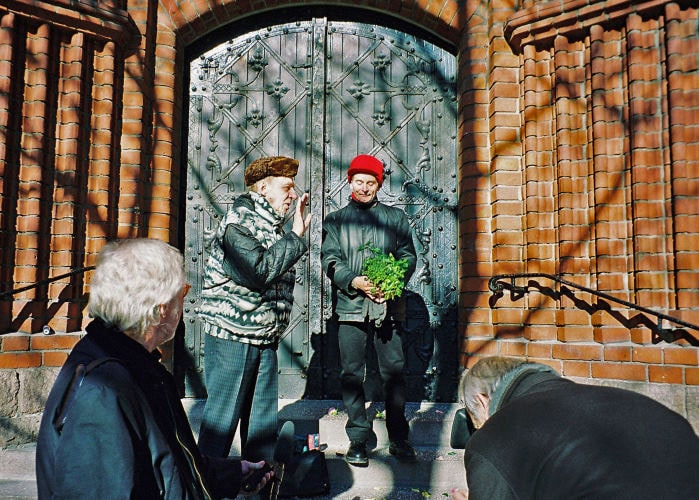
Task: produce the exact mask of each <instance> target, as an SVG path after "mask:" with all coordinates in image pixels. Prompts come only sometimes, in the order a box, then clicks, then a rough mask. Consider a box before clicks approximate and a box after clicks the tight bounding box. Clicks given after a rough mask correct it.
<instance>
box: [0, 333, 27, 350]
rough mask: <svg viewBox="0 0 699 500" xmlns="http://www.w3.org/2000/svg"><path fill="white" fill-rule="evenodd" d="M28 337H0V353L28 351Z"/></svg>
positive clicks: (18, 335)
mask: <svg viewBox="0 0 699 500" xmlns="http://www.w3.org/2000/svg"><path fill="white" fill-rule="evenodd" d="M28 350H29V336H28V335H25V334H8V335H2V336H0V351H3V352H7V351H28Z"/></svg>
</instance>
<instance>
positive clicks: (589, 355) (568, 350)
mask: <svg viewBox="0 0 699 500" xmlns="http://www.w3.org/2000/svg"><path fill="white" fill-rule="evenodd" d="M553 357H554V358H556V359H580V360H600V359H602V346H600V345H595V344H555V345H554V346H553Z"/></svg>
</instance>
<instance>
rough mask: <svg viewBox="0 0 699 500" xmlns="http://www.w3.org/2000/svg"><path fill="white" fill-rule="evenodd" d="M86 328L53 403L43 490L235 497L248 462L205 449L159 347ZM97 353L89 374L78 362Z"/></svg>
mask: <svg viewBox="0 0 699 500" xmlns="http://www.w3.org/2000/svg"><path fill="white" fill-rule="evenodd" d="M87 332H88V333H87V335H86V336H85V337H83V338H82V339H81V340H80V341H79V342H78V343H77V344H76V346H75V348H74V349H73V351H72V352H71V354H70V355H69V356H68V359H67V360H66V363H65V364H64V366H63V368H62V369H61V371H60V373H59V375H58V378H57V379H56V382H55V384H54V386H53V389H52V390H51V393H50V395H49V397H48V400H47V402H46V408H45V411H44V414H43V417H42V420H41V427H40V430H39V438H38V443H37V452H36V454H37V457H36V473H37V484H38V492H39V498H40V499H49V498H52V499H53V498H55V499H58V498H63V499H70V500H74V499H82V498H85V499H87V498H109V499H154V498H164V499H201V498H224V497H231V498H234V497H235V496H236V495H237V493H238V491H239V490H240V485H241V465H240V462H239V461H237V460H230V459H208V458H205V457H202V456H201V454H200V453H199V451H198V449H197V446H196V443H195V441H194V437H193V435H192V431H191V428H190V426H189V422H188V420H187V416H186V414H185V412H184V409H183V408H182V405H181V403H180V399H179V396H178V395H177V392H176V388H175V384H174V380H173V378H172V376H171V375H170V373H169V372H168V371H167V370H166V369H165V367H164V366H163V365H162V364H161V363H160V362H159V361H158V352H157V351H155V353H149V352H147V351H146V350H145V349H144V348H143V346H142V345H141V344H139V343H138V342H136V341H134V340H133V339H131V338H129V337H127V336H126V335H124V334H123V333H120V332H117V331H113V330H110V329H109V328H107V327H106V326H105V325H104V324H103V323H102V322H101V321H99V320H95V321H93V322H92V323H91V324H90V325H89V326H88V327H87ZM95 360H100V361H99V362H98V363H99V364H97V366H95V367H90V370H89V371H88V373H86V374H84V372H82V374H81V371H80V369H79V367H81V366H82V367H83V368H84V367H87V366H90V363H92V362H93V361H95ZM83 375H84V376H83ZM72 381H75V382H76V384H75V385H74V386H73V387H72V389H71V388H70V387H69V386H70V384H71V382H72Z"/></svg>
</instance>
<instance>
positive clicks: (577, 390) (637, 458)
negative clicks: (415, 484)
mask: <svg viewBox="0 0 699 500" xmlns="http://www.w3.org/2000/svg"><path fill="white" fill-rule="evenodd" d="M496 391H497V389H496ZM491 413H493V412H492V409H491ZM464 461H465V465H466V478H467V481H468V487H469V500H501V499H529V498H531V499H534V498H536V499H537V500H544V499H551V500H561V499H566V500H568V499H574V498H590V499H605V500H606V499H620V498H628V499H634V500H638V499H653V500H658V499H660V498H662V499H663V500H671V499H677V500H680V499H681V500H686V499H689V498H699V438H698V437H697V435H696V434H695V433H694V431H693V430H692V427H691V426H690V425H689V422H687V420H685V419H684V418H682V416H680V415H679V414H677V413H675V412H673V411H671V410H669V409H668V408H666V407H665V406H663V405H662V404H660V403H658V402H656V401H654V400H652V399H650V398H648V397H646V396H643V395H641V394H638V393H635V392H632V391H627V390H623V389H617V388H612V387H599V386H591V385H583V384H576V383H574V382H572V381H570V380H566V379H564V378H561V377H558V376H557V375H555V374H551V373H531V372H524V373H523V374H521V375H520V376H519V377H517V378H515V379H514V380H513V381H511V382H510V384H509V387H508V388H507V389H506V391H505V395H504V396H503V398H502V400H501V402H500V404H498V405H497V409H496V411H495V412H494V414H493V415H492V416H491V417H490V418H489V419H488V420H487V421H486V423H485V424H484V425H483V427H482V428H481V429H479V430H477V431H476V432H475V433H474V434H473V436H472V437H471V439H470V440H469V442H468V444H467V446H466V450H465V455H464Z"/></svg>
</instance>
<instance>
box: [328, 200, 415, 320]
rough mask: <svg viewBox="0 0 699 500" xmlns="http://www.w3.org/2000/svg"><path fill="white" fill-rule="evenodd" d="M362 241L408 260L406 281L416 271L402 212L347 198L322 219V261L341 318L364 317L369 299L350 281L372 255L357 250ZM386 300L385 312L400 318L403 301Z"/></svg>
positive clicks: (363, 318) (410, 240)
mask: <svg viewBox="0 0 699 500" xmlns="http://www.w3.org/2000/svg"><path fill="white" fill-rule="evenodd" d="M365 243H370V244H371V245H373V246H375V247H378V248H380V249H381V250H382V251H383V252H384V253H386V254H388V253H391V254H393V256H394V257H395V258H396V259H407V260H408V268H407V270H406V273H405V281H406V283H407V281H408V280H409V279H410V276H412V274H413V272H414V271H415V263H416V260H417V258H416V255H415V246H414V245H413V238H412V234H411V232H410V224H409V222H408V217H407V216H406V215H405V212H403V211H402V210H401V209H399V208H396V207H391V206H388V205H385V204H383V203H381V202H379V201H378V200H374V201H373V202H372V203H370V204H364V203H360V202H357V201H355V200H354V199H350V201H349V203H348V204H347V205H346V206H345V207H343V208H341V209H339V210H337V211H335V212H332V213H331V214H329V215H328V216H327V217H326V218H325V220H324V221H323V242H322V246H321V261H322V265H323V270H324V271H325V274H326V275H327V276H328V278H330V281H331V282H332V284H333V307H334V311H335V313H336V314H337V317H338V319H339V320H340V321H364V320H365V319H366V314H367V309H368V307H369V304H368V303H369V302H371V299H369V298H367V297H366V296H365V295H364V294H362V293H361V292H359V291H357V290H356V289H354V287H352V286H351V283H352V280H353V279H354V278H356V277H357V276H361V275H362V264H363V263H364V259H365V258H366V257H368V256H371V254H370V253H368V252H364V251H360V250H359V247H361V246H362V245H364V244H365ZM388 302H389V311H388V314H389V315H390V316H392V317H393V318H395V319H403V318H400V317H399V315H400V313H401V311H402V306H404V304H402V301H396V300H391V301H388Z"/></svg>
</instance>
